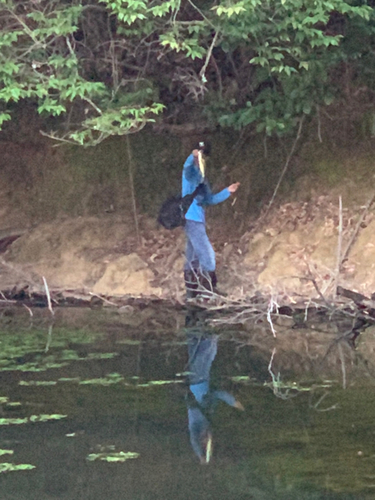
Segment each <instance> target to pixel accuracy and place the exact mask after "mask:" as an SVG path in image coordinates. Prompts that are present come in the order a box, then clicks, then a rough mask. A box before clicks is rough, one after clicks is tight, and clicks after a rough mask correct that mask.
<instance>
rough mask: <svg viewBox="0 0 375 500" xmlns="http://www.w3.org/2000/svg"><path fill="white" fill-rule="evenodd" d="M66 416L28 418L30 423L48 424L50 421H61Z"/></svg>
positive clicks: (42, 415)
mask: <svg viewBox="0 0 375 500" xmlns="http://www.w3.org/2000/svg"><path fill="white" fill-rule="evenodd" d="M67 416H68V415H59V414H58V413H57V414H54V415H44V414H41V415H31V417H30V422H48V421H50V420H61V419H62V418H66V417H67Z"/></svg>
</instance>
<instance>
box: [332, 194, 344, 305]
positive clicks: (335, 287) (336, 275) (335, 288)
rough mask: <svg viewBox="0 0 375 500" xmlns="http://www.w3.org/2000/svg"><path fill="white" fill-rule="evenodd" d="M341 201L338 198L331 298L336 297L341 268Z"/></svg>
mask: <svg viewBox="0 0 375 500" xmlns="http://www.w3.org/2000/svg"><path fill="white" fill-rule="evenodd" d="M341 253H342V199H341V196H339V234H338V241H337V262H336V269H335V274H334V278H333V282H334V289H333V296H334V297H335V296H336V290H337V285H338V280H339V276H340V268H341V262H342V257H341Z"/></svg>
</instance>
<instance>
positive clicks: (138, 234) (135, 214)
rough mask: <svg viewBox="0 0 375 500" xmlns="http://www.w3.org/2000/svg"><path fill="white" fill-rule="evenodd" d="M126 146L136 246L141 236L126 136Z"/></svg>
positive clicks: (131, 162) (127, 137)
mask: <svg viewBox="0 0 375 500" xmlns="http://www.w3.org/2000/svg"><path fill="white" fill-rule="evenodd" d="M126 145H127V148H126V149H127V150H128V172H129V183H130V190H131V197H132V204H133V216H134V224H135V234H136V236H137V242H138V245H140V244H141V236H140V233H139V224H138V213H137V203H136V199H135V188H134V178H133V157H132V150H131V144H130V139H129V136H128V135H127V136H126Z"/></svg>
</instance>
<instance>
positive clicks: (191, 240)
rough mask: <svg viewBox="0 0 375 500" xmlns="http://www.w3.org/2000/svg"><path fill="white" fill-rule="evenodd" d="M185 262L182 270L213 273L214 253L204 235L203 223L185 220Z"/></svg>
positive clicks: (214, 266)
mask: <svg viewBox="0 0 375 500" xmlns="http://www.w3.org/2000/svg"><path fill="white" fill-rule="evenodd" d="M185 234H186V254H185V255H186V261H185V265H184V270H185V271H188V270H192V269H197V270H198V269H199V270H201V271H207V272H210V271H215V268H216V260H215V252H214V249H213V248H212V245H211V243H210V240H209V239H208V236H207V233H206V226H205V224H204V223H203V222H196V221H194V220H188V219H187V220H186V224H185Z"/></svg>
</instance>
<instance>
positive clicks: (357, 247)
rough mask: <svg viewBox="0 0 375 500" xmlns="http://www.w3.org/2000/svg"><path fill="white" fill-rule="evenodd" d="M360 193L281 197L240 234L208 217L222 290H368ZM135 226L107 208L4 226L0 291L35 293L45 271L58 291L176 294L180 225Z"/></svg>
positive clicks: (369, 254) (368, 230)
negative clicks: (20, 227) (341, 199)
mask: <svg viewBox="0 0 375 500" xmlns="http://www.w3.org/2000/svg"><path fill="white" fill-rule="evenodd" d="M334 201H336V203H334ZM368 201H369V203H368V204H367V205H366V204H364V205H353V206H352V207H350V208H346V207H343V208H342V209H341V210H340V208H339V204H338V203H337V198H336V200H334V198H333V196H329V195H326V196H316V197H315V198H312V199H311V200H310V201H309V202H305V201H304V202H302V201H301V202H292V203H286V204H283V205H281V206H279V207H276V206H275V207H273V208H272V209H271V210H270V211H269V213H268V214H267V216H261V217H260V218H259V219H257V220H254V221H252V222H249V223H248V226H247V227H245V229H244V230H243V232H242V234H238V232H237V231H236V230H234V229H231V228H230V227H229V226H228V225H227V226H225V225H224V224H222V223H220V220H218V219H213V220H211V221H210V222H209V224H208V232H209V235H210V237H211V240H212V242H213V245H214V247H215V250H216V252H217V260H218V276H219V280H220V288H221V289H222V290H223V291H225V292H226V293H227V294H228V295H229V297H230V298H235V299H238V298H244V297H250V296H253V295H254V294H255V293H256V292H261V293H263V294H267V295H273V296H274V298H275V300H276V301H279V302H281V303H286V302H289V303H290V302H292V303H293V302H296V301H299V300H301V298H305V299H306V298H311V299H314V298H318V297H319V295H320V294H321V295H322V296H324V297H326V296H327V297H330V296H332V294H334V292H335V290H336V287H337V286H338V285H341V286H343V287H345V288H348V289H352V290H355V291H357V292H361V293H363V294H364V295H367V296H371V294H372V293H373V292H374V291H375V273H374V272H372V271H373V270H374V268H375V231H374V229H375V220H374V212H373V210H372V203H371V202H372V201H373V200H372V199H371V198H370V199H369V200H368ZM209 220H210V219H209ZM138 225H139V232H138V234H137V233H136V229H135V224H134V221H133V220H132V219H131V218H125V217H122V216H119V215H115V214H106V215H104V216H102V217H78V218H64V219H61V220H59V221H55V222H53V223H43V224H40V225H37V226H35V227H33V228H31V229H28V230H25V231H19V234H17V231H16V234H14V232H15V230H14V229H11V230H9V234H5V233H6V231H5V232H3V234H2V236H3V238H2V240H1V241H0V248H1V249H2V250H4V249H5V247H7V248H6V250H5V253H3V254H2V258H1V277H0V289H1V290H6V289H10V288H14V287H16V288H17V289H22V288H24V287H25V286H27V287H28V289H29V290H31V291H35V292H41V291H43V290H44V284H43V280H42V277H45V279H46V281H47V283H48V286H49V287H50V289H51V290H57V291H60V292H62V291H70V292H76V293H83V294H90V293H91V294H93V295H103V296H107V297H110V296H138V297H139V296H145V297H159V298H166V299H170V298H173V299H175V300H177V301H183V298H184V283H183V278H182V266H183V254H184V233H183V229H181V228H178V229H176V230H174V231H167V230H165V229H163V228H160V227H159V226H158V225H157V223H156V222H155V220H153V219H151V218H148V217H146V216H142V217H139V220H138ZM21 233H23V234H21Z"/></svg>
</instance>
